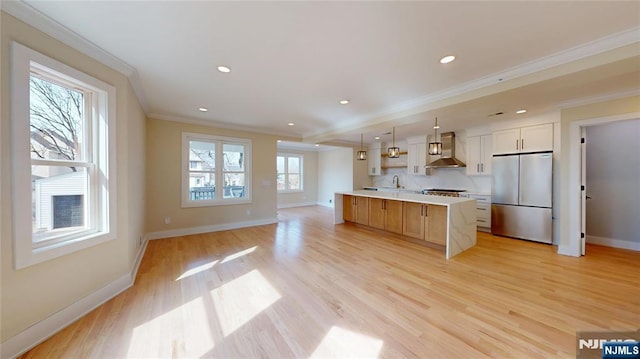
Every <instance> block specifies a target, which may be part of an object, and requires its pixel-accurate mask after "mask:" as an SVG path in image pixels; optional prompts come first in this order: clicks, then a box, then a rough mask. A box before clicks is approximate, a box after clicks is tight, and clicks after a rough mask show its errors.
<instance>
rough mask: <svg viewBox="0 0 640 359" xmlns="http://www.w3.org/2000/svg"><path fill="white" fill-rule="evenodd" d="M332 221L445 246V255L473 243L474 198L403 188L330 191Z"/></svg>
mask: <svg viewBox="0 0 640 359" xmlns="http://www.w3.org/2000/svg"><path fill="white" fill-rule="evenodd" d="M334 204H335V207H334V216H335V217H334V223H335V224H339V223H344V222H345V221H346V222H354V223H358V224H361V225H366V226H371V227H374V228H378V229H382V230H386V231H389V232H393V233H396V234H401V235H403V236H407V237H411V238H414V239H418V240H422V241H425V242H429V243H433V244H437V245H440V246H443V247H445V248H446V258H447V259H450V258H452V257H454V256H455V255H457V254H459V253H461V252H463V251H465V250H467V249H469V248H471V247H473V246H475V245H476V200H475V199H473V198H462V197H444V196H430V195H423V194H415V193H405V192H400V191H396V192H380V191H351V192H339V193H336V194H335V195H334Z"/></svg>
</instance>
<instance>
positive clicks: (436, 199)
mask: <svg viewBox="0 0 640 359" xmlns="http://www.w3.org/2000/svg"><path fill="white" fill-rule="evenodd" d="M338 194H348V195H353V196H362V197H371V198H381V199H394V200H398V201H405V202H416V203H426V204H435V205H441V206H449V205H450V204H455V203H462V202H469V201H475V198H463V197H446V196H430V195H425V194H416V193H403V192H382V191H366V190H362V191H351V192H338Z"/></svg>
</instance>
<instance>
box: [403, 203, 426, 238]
mask: <svg viewBox="0 0 640 359" xmlns="http://www.w3.org/2000/svg"><path fill="white" fill-rule="evenodd" d="M423 206H424V205H423V204H422V203H414V202H405V203H404V206H403V211H402V234H403V235H405V236H407V237H413V238H417V239H424V207H423Z"/></svg>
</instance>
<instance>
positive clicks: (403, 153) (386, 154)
mask: <svg viewBox="0 0 640 359" xmlns="http://www.w3.org/2000/svg"><path fill="white" fill-rule="evenodd" d="M407 153H408V152H407V151H400V156H402V155H406V154H407ZM380 156H382V157H389V154H388V153H383V154H381V155H380ZM405 167H406V166H405Z"/></svg>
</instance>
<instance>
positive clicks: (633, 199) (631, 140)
mask: <svg viewBox="0 0 640 359" xmlns="http://www.w3.org/2000/svg"><path fill="white" fill-rule="evenodd" d="M586 130H587V137H586V151H587V156H586V160H587V183H586V188H587V195H588V196H590V197H591V199H590V200H587V232H586V234H587V241H588V242H594V243H600V244H610V245H614V246H616V245H615V243H616V242H617V241H626V242H635V243H637V247H638V248H639V249H640V221H638V219H639V218H640V142H639V141H638V140H639V139H640V119H636V120H627V121H619V122H613V123H610V124H604V125H599V126H590V127H587V128H586ZM594 237H597V238H594ZM607 240H609V242H608V243H607Z"/></svg>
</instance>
